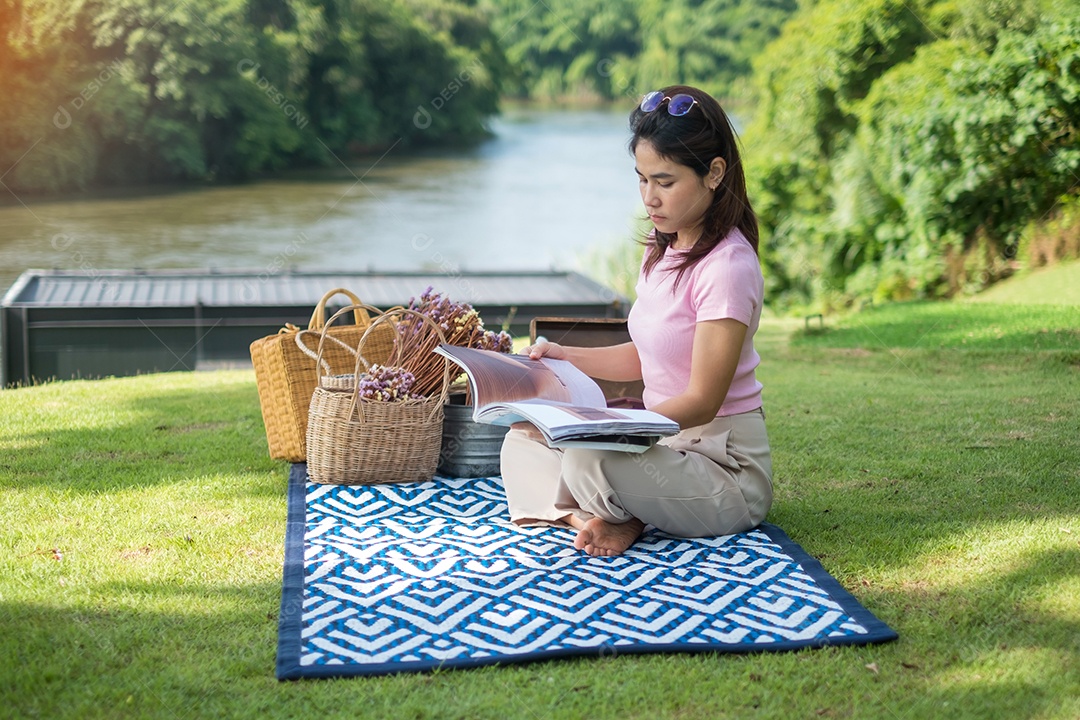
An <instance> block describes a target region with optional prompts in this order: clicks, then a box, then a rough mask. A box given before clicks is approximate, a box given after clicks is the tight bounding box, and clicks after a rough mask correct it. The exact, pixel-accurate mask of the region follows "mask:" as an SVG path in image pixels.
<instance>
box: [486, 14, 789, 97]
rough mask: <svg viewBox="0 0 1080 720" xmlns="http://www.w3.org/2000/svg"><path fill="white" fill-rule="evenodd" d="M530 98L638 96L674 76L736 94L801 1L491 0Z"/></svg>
mask: <svg viewBox="0 0 1080 720" xmlns="http://www.w3.org/2000/svg"><path fill="white" fill-rule="evenodd" d="M486 1H487V2H488V3H489V4H490V6H491V7H493V8H494V9H495V12H494V13H493V28H494V30H495V33H496V34H497V35H498V36H499V37H500V39H501V42H502V44H503V46H504V47H505V48H506V54H507V57H508V58H509V60H510V61H511V63H512V64H513V65H514V67H515V70H516V77H517V87H516V92H517V93H518V94H520V95H529V96H532V97H554V98H562V97H566V96H574V95H584V96H588V97H602V98H622V97H627V96H629V97H635V98H636V97H639V96H641V95H642V94H644V93H645V92H647V91H649V90H654V89H656V88H658V87H662V86H664V85H670V84H672V83H676V82H679V83H688V84H691V85H697V86H699V87H702V88H704V89H706V90H708V91H709V92H712V93H714V94H716V95H718V96H722V97H730V96H731V95H733V94H739V93H740V90H741V87H740V80H743V79H745V78H746V77H747V76H748V75H749V73H750V63H751V59H752V58H753V57H754V56H755V55H757V54H758V53H759V52H760V51H761V50H762V48H764V47H765V45H766V44H767V43H768V42H769V41H770V40H772V39H773V38H774V37H776V36H777V34H778V33H779V31H780V27H781V26H782V25H783V23H784V21H785V20H786V19H787V18H788V17H789V16H790V15H791V13H792V12H793V11H794V10H795V7H796V5H797V3H796V1H795V0H760V1H758V2H753V1H752V0H545V1H544V2H541V3H537V2H535V1H534V0H486Z"/></svg>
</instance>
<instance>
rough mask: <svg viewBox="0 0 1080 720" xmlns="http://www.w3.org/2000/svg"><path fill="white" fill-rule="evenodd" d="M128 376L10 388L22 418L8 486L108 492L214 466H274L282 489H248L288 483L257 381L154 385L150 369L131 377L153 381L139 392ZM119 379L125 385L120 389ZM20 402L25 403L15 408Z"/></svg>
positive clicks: (10, 450) (5, 443) (231, 471)
mask: <svg viewBox="0 0 1080 720" xmlns="http://www.w3.org/2000/svg"><path fill="white" fill-rule="evenodd" d="M158 377H162V378H165V376H158ZM192 377H193V378H196V379H197V378H199V374H197V373H196V374H193V375H192ZM126 382H127V380H120V381H117V380H104V381H82V382H74V383H60V384H56V385H45V386H42V387H39V388H30V389H24V390H12V391H7V392H5V393H4V394H2V395H0V400H4V401H7V403H8V406H7V413H8V416H9V417H8V425H9V427H11V426H12V425H14V433H11V432H8V433H5V437H3V438H2V447H3V448H4V453H3V456H2V457H0V489H18V488H32V487H51V488H54V489H56V490H63V491H65V492H75V493H100V492H105V491H116V490H123V489H126V488H135V487H153V486H155V485H161V484H169V483H176V482H183V481H185V480H187V479H190V478H193V477H199V476H206V475H208V474H214V473H221V474H227V475H235V474H255V475H260V476H265V475H266V473H273V474H275V475H280V477H281V481H282V482H281V488H282V490H278V489H273V490H271V489H270V488H269V487H268V486H267V484H266V483H261V482H252V483H250V484H245V485H244V487H245V488H246V489H247V490H248V491H250V492H255V493H264V492H273V494H275V495H277V494H280V493H281V492H282V491H283V488H284V480H285V479H286V478H287V475H288V466H287V465H286V464H285V463H281V462H278V461H273V460H271V459H270V458H269V455H268V452H267V446H266V435H265V430H264V427H263V421H262V415H261V413H260V410H259V400H258V396H257V393H256V391H255V386H254V382H253V381H252V382H250V383H248V382H237V383H228V384H217V385H207V386H199V385H192V386H191V387H175V380H174V379H173V378H167V379H165V380H163V381H162V382H163V384H164V386H163V387H154V386H153V384H152V383H153V380H152V379H147V378H145V377H144V378H141V379H139V380H138V381H136V380H134V379H132V380H130V382H141V383H142V384H143V385H145V386H146V387H145V389H144V388H140V389H139V390H137V391H132V389H131V387H130V386H129V385H127V384H125V383H126ZM117 383H120V385H117ZM117 387H121V388H123V389H122V391H120V392H114V389H115V388H117ZM99 391H100V392H99ZM15 394H19V395H21V397H18V398H17V399H14V398H13V395H15ZM98 396H99V397H98ZM28 399H29V400H32V402H27V400H28ZM20 401H21V402H22V403H24V404H23V405H22V406H21V407H20V406H19V405H15V407H14V408H12V407H11V404H12V403H19V402H20ZM12 416H14V417H12Z"/></svg>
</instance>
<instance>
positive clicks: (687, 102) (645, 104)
mask: <svg viewBox="0 0 1080 720" xmlns="http://www.w3.org/2000/svg"><path fill="white" fill-rule="evenodd" d="M665 100H666V101H667V104H668V106H667V111H668V115H672V116H674V117H682V116H683V115H685V114H686V113H688V112H690V108H692V107H694V105H696V104H697V100H696V99H694V97H693V96H692V95H686V94H685V93H679V94H678V95H672V96H671V97H667V96H666V95H664V93H663V92H661V91H660V90H653V91H652V92H651V93H648V94H646V95H645V97H643V98H641V111H642V112H647V113H649V112H652V111H653V110H655V109H656V108H658V107H660V106H661V105H663V104H664V101H665Z"/></svg>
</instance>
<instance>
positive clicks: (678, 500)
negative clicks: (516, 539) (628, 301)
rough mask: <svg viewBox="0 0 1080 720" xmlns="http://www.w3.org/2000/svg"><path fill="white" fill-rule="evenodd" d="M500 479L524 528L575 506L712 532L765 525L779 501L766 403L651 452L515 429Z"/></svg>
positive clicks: (619, 519) (584, 511)
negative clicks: (556, 441)
mask: <svg viewBox="0 0 1080 720" xmlns="http://www.w3.org/2000/svg"><path fill="white" fill-rule="evenodd" d="M502 476H503V483H504V485H505V487H506V497H507V502H508V505H509V508H510V519H511V520H513V521H514V522H515V523H518V524H519V525H532V524H549V523H553V522H555V521H557V520H558V519H559V518H562V517H565V516H566V515H569V514H571V513H572V514H574V515H577V516H578V517H580V518H582V519H589V518H591V517H599V518H601V519H603V520H606V521H607V522H611V523H623V522H626V521H627V520H630V519H631V518H632V517H636V518H638V519H639V520H641V521H642V522H644V523H646V524H649V525H653V526H655V527H656V528H658V529H660V530H662V531H664V532H667V533H670V534H672V535H678V536H680V537H713V536H717V535H728V534H731V533H736V532H742V531H744V530H748V529H750V528H752V527H754V526H756V525H758V524H759V523H760V522H761V521H762V520H764V519H765V514H766V513H767V512H768V511H769V507H770V506H771V505H772V458H771V456H770V454H769V438H768V435H767V434H766V432H765V416H764V414H763V413H762V411H761V409H760V408H759V409H758V410H753V411H751V412H747V413H742V414H739V415H730V416H727V417H718V418H716V419H715V420H713V421H712V422H710V423H708V424H706V425H700V426H698V427H694V428H688V429H686V430H683V431H682V432H680V433H679V434H678V435H675V436H674V437H670V438H664V439H663V440H661V441H660V443H659V444H657V445H655V446H654V447H652V448H650V449H649V450H647V451H645V452H643V453H627V452H620V451H617V450H585V449H573V450H555V449H552V448H549V447H548V446H547V445H545V444H543V443H540V442H537V441H535V440H531V439H529V437H528V435H527V434H526V433H525V432H523V431H521V430H511V431H510V432H508V433H507V434H506V439H505V440H504V441H503V446H502Z"/></svg>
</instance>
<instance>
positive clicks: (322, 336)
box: [296, 303, 396, 385]
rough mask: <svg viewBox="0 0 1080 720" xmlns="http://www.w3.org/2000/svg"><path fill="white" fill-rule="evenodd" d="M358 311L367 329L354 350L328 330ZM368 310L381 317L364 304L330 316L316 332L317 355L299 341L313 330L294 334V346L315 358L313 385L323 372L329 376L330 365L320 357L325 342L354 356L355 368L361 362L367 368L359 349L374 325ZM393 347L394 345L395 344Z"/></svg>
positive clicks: (379, 312) (377, 312) (380, 312)
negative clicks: (338, 346) (337, 346)
mask: <svg viewBox="0 0 1080 720" xmlns="http://www.w3.org/2000/svg"><path fill="white" fill-rule="evenodd" d="M392 309H396V308H392ZM358 310H362V311H363V313H364V317H365V318H367V319H368V321H369V322H368V326H367V329H366V330H364V335H363V337H361V338H360V342H358V343H357V346H356V349H355V350H354V349H353V348H352V347H351V346H349V345H347V344H346V343H344V342H342V341H341V340H338V339H337V338H336V337H334V336H333V335H330V333H329V332H328V331H329V330H330V327H331V326H332V325H333V324H334V321H335V320H337V319H338V318H339V317H341V316H342V315H345V314H346V313H349V312H352V313H353V316H354V317H355V314H356V312H357V311H358ZM369 310H370V311H371V312H373V313H375V314H376V315H378V316H379V317H380V318H381V317H382V315H383V311H382V310H380V309H379V308H377V307H375V306H374V305H367V304H365V303H356V304H354V305H346V306H345V307H343V308H341V309H340V310H338V311H337V312H336V313H334V314H333V315H331V316H330V319H329V320H328V321H326V324H324V325H323V326H322V328H320V329H319V330H318V333H319V351H318V352H317V353H315V354H312V353H311V348H309V347H307V346H306V345H305V344H304V343H302V342H301V341H300V336H301V335H303V334H304V333H305V332H315V331H314V330H301V331H300V332H298V333H296V344H297V345H298V346H299V347H300V349H301V350H303V351H304V353H305V354H306V355H308V356H309V357H314V358H315V364H316V367H315V378H316V381H315V384H316V385H317V384H318V383H319V381H321V380H322V376H323V375H324V373H323V372H322V371H323V370H325V371H326V372H325V374H326V375H329V374H330V363H328V362H326V361H325V360H323V357H322V355H323V345H324V343H325V342H326V341H327V340H330V342H335V343H337V344H338V345H340V346H342V347H344V348H346V349H347V350H348V351H349V352H350V353H352V354H353V355H355V356H356V364H357V367H359V366H360V363H361V362H363V363H364V367H365V369H366V368H367V367H369V365H370V364H369V363H368V361H367V359H366V358H365V357H364V356H363V355H362V354H361V353H360V348H361V346H362V345H363V339H364V338H366V337H367V334H368V331H370V330H371V326H372V325H374V323H373V322H370V320H371V316H370V315H369V314H368V311H369ZM395 345H396V343H395Z"/></svg>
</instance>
